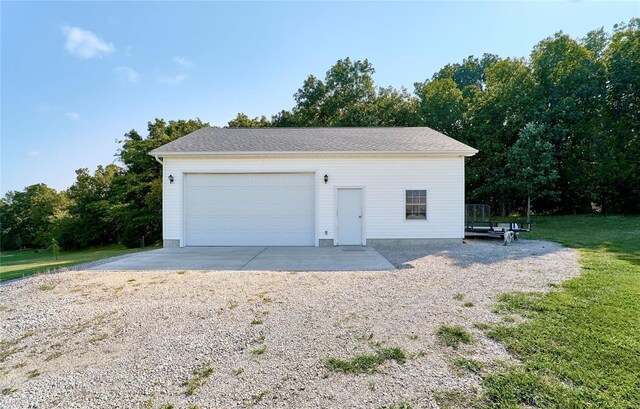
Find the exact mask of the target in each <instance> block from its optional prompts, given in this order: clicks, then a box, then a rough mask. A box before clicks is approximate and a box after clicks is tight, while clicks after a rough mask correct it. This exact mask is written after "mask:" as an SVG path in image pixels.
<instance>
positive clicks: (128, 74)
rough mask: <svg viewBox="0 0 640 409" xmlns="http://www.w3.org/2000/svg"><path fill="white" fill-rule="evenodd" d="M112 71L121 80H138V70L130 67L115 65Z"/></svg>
mask: <svg viewBox="0 0 640 409" xmlns="http://www.w3.org/2000/svg"><path fill="white" fill-rule="evenodd" d="M113 73H114V74H116V75H117V76H118V78H120V79H121V80H125V81H129V82H138V81H140V74H138V72H137V71H136V70H134V69H133V68H131V67H116V68H114V69H113Z"/></svg>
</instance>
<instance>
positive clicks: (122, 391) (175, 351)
mask: <svg viewBox="0 0 640 409" xmlns="http://www.w3.org/2000/svg"><path fill="white" fill-rule="evenodd" d="M378 250H379V251H380V252H381V253H382V254H383V255H384V256H385V257H387V258H388V259H389V260H390V261H391V262H392V263H393V264H394V265H396V266H397V267H398V270H395V271H378V272H360V271H348V272H304V273H302V272H298V273H296V272H244V271H243V272H224V271H187V272H182V271H181V272H158V271H149V272H110V273H104V272H87V271H67V272H62V273H58V274H54V275H40V276H36V277H33V278H29V279H25V280H21V281H17V282H13V283H9V284H7V285H3V286H0V300H1V301H0V303H1V305H0V319H1V331H0V343H1V344H0V347H1V350H0V370H1V374H2V376H1V378H0V384H1V387H2V390H3V393H2V395H0V406H1V407H4V408H14V407H18V408H22V407H42V408H48V407H64V408H76V407H77V408H80V407H82V408H86V407H99V408H102V407H160V406H161V405H164V404H167V403H169V404H172V405H174V407H176V408H179V407H189V406H190V405H197V407H201V408H207V407H296V408H306V407H345V408H355V407H369V408H370V407H374V408H375V407H379V406H383V405H391V404H397V403H399V402H406V403H409V404H411V405H412V406H413V407H415V408H419V407H438V403H437V399H436V398H437V397H438V396H442V395H443V394H447V393H451V392H456V391H458V392H461V393H473V391H475V390H476V389H477V388H479V386H480V378H479V376H478V375H474V374H473V373H471V372H469V371H463V370H460V369H455V368H454V367H453V366H452V361H453V360H454V359H456V358H461V357H464V358H471V359H474V360H476V361H479V362H482V363H484V364H485V366H486V367H489V368H491V366H492V365H495V363H496V362H499V361H501V360H502V361H504V360H509V359H510V357H509V355H508V354H507V353H506V351H505V350H504V348H503V347H502V346H501V345H500V344H497V343H495V342H493V341H492V340H490V339H488V338H486V337H484V336H483V335H482V332H481V331H479V330H477V329H475V328H474V323H494V322H500V320H501V319H502V318H501V317H500V316H498V315H496V314H494V313H492V312H491V309H492V305H493V304H494V303H495V296H496V295H498V294H501V293H504V292H512V291H548V290H551V289H552V288H551V287H550V286H549V283H558V282H560V281H563V280H566V279H567V278H569V277H572V276H575V275H577V274H578V272H579V268H578V263H577V255H576V253H575V252H574V251H572V250H569V249H566V248H563V247H561V246H559V245H557V244H554V243H549V242H541V241H524V240H522V241H518V242H516V243H514V244H513V245H511V246H506V247H505V246H502V245H499V244H498V242H494V241H469V242H468V243H467V244H464V245H458V246H449V247H443V248H435V247H431V248H424V247H422V248H420V247H380V248H379V249H378ZM465 305H466V306H465ZM442 324H446V325H460V326H462V327H463V328H464V329H466V330H467V331H468V332H469V333H470V334H471V336H472V337H473V342H472V343H471V344H469V345H464V344H463V345H462V346H461V347H459V348H458V349H454V348H452V347H447V346H444V345H442V344H441V343H440V342H439V341H438V339H437V337H436V335H435V333H436V331H437V330H438V328H439V327H440V326H441V325H442ZM393 347H398V348H400V349H401V350H402V351H403V352H404V353H405V355H406V358H407V359H406V362H404V363H398V362H397V361H396V360H393V359H391V360H388V361H385V362H383V363H381V364H380V366H379V367H378V368H377V372H373V373H364V374H350V373H340V372H335V371H332V370H331V369H329V368H328V367H327V366H326V364H325V363H326V360H327V359H328V358H330V357H335V358H341V359H345V360H348V359H351V358H353V357H356V356H358V355H362V354H369V355H375V354H377V353H379V351H380V350H381V348H393Z"/></svg>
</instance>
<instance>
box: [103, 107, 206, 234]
mask: <svg viewBox="0 0 640 409" xmlns="http://www.w3.org/2000/svg"><path fill="white" fill-rule="evenodd" d="M208 126H210V125H209V124H208V123H205V122H202V121H201V120H200V119H190V120H177V121H169V122H168V123H167V122H165V121H164V120H163V119H158V118H156V120H155V121H154V122H149V123H148V127H147V130H148V136H146V137H142V136H141V135H140V134H139V133H138V132H137V131H136V130H131V131H130V132H128V133H126V134H125V138H124V139H123V140H121V141H120V143H121V144H122V148H120V150H119V151H118V157H119V158H120V160H121V161H122V163H123V164H124V166H125V167H124V171H123V172H122V173H121V174H119V175H118V177H116V178H115V179H114V186H113V191H114V194H115V195H116V197H117V207H116V209H115V210H114V214H115V215H116V217H117V218H118V220H119V223H120V228H121V229H122V236H121V241H122V243H123V244H125V245H126V246H128V247H135V246H139V245H141V244H142V243H145V242H146V243H152V242H155V241H158V240H160V238H161V236H162V165H161V164H160V163H158V162H157V161H156V160H155V158H153V157H151V156H150V155H149V152H150V151H151V150H153V149H155V148H157V147H160V146H162V145H164V144H166V143H169V142H171V141H174V140H176V139H178V138H180V137H182V136H184V135H187V134H189V133H191V132H194V131H196V130H198V129H200V128H204V127H208Z"/></svg>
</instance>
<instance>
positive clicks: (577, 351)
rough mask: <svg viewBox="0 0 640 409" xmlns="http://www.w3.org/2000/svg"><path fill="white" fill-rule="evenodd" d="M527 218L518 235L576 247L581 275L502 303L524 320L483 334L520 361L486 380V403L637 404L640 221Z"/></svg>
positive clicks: (502, 299) (623, 218)
mask: <svg viewBox="0 0 640 409" xmlns="http://www.w3.org/2000/svg"><path fill="white" fill-rule="evenodd" d="M532 221H533V222H534V230H533V231H532V232H531V233H529V234H527V235H526V236H525V235H523V236H522V237H529V238H535V239H543V240H551V241H556V242H559V243H561V244H563V245H566V246H568V247H573V248H576V249H578V250H579V251H580V264H581V266H582V271H581V274H580V276H579V277H577V278H575V279H572V280H569V281H567V282H565V283H564V284H563V285H562V286H560V288H558V289H557V291H553V292H551V293H547V294H544V295H543V294H508V295H503V296H502V297H500V298H499V304H498V310H499V311H503V313H507V314H520V315H522V316H525V317H527V318H528V320H527V321H526V322H525V323H524V324H521V325H518V326H515V327H510V326H508V325H504V326H502V325H500V326H497V327H493V328H491V329H489V330H488V331H487V334H488V335H489V336H491V337H493V338H495V339H497V340H500V341H502V342H504V344H505V345H506V346H507V348H508V349H509V350H510V351H511V352H512V353H513V354H514V355H515V356H516V357H517V358H519V359H520V360H521V361H522V365H517V366H512V367H507V368H505V369H503V370H500V371H498V372H497V373H493V374H490V375H488V376H486V377H485V378H484V380H483V383H484V387H485V398H486V399H487V402H486V403H487V404H488V405H487V406H492V407H531V406H533V407H543V408H582V407H599V408H600V407H601V408H632V407H633V408H638V407H640V217H638V216H563V217H539V218H535V219H533V220H532Z"/></svg>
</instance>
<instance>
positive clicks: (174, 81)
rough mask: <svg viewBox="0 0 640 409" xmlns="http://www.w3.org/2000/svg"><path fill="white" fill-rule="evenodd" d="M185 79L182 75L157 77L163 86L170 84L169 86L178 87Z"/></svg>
mask: <svg viewBox="0 0 640 409" xmlns="http://www.w3.org/2000/svg"><path fill="white" fill-rule="evenodd" d="M186 79H187V76H186V75H184V74H176V75H160V76H158V81H160V82H164V83H165V84H171V85H180V84H181V83H182V82H183V81H184V80H186Z"/></svg>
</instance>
